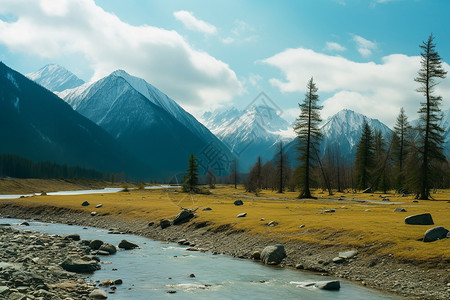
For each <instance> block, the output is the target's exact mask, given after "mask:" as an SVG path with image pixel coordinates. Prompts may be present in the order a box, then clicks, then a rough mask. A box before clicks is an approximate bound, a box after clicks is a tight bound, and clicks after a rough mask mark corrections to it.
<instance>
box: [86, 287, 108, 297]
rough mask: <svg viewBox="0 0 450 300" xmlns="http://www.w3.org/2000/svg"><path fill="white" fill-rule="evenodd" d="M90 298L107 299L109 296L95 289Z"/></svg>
mask: <svg viewBox="0 0 450 300" xmlns="http://www.w3.org/2000/svg"><path fill="white" fill-rule="evenodd" d="M89 298H91V299H107V298H108V296H107V295H106V292H105V291H104V290H101V289H95V290H93V291H92V292H91V293H90V294H89Z"/></svg>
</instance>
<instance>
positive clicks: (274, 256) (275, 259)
mask: <svg viewBox="0 0 450 300" xmlns="http://www.w3.org/2000/svg"><path fill="white" fill-rule="evenodd" d="M285 257H287V256H286V251H285V250H284V246H283V245H280V244H277V245H271V246H267V247H265V248H264V250H263V251H262V252H261V261H262V262H263V263H265V264H279V263H281V261H282V260H283V259H284V258H285Z"/></svg>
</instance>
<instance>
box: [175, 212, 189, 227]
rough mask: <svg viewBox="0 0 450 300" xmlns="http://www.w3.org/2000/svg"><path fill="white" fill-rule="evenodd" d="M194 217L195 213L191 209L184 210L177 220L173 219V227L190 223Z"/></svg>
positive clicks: (177, 216)
mask: <svg viewBox="0 0 450 300" xmlns="http://www.w3.org/2000/svg"><path fill="white" fill-rule="evenodd" d="M193 217H194V213H193V212H192V210H190V209H184V210H182V211H181V212H180V213H179V214H178V215H176V217H175V219H173V225H177V224H182V223H186V222H188V221H189V220H190V219H192V218H193Z"/></svg>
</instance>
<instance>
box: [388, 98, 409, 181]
mask: <svg viewBox="0 0 450 300" xmlns="http://www.w3.org/2000/svg"><path fill="white" fill-rule="evenodd" d="M410 130H411V126H410V125H409V122H408V117H407V116H406V114H405V110H404V109H403V107H402V108H401V109H400V114H399V115H398V117H397V121H396V123H395V126H394V135H393V136H392V138H393V140H392V144H393V151H392V152H393V159H392V160H393V163H394V169H395V172H396V176H395V177H396V188H397V190H403V188H404V187H403V185H404V178H405V176H404V166H405V160H406V157H407V156H408V145H409V142H410V141H409V131H410Z"/></svg>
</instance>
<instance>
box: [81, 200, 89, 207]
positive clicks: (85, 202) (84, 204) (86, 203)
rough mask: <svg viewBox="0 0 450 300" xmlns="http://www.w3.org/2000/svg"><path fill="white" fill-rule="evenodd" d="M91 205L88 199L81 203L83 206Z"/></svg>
mask: <svg viewBox="0 0 450 300" xmlns="http://www.w3.org/2000/svg"><path fill="white" fill-rule="evenodd" d="M89 205H90V203H89V202H87V201H84V202H83V203H81V206H89Z"/></svg>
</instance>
